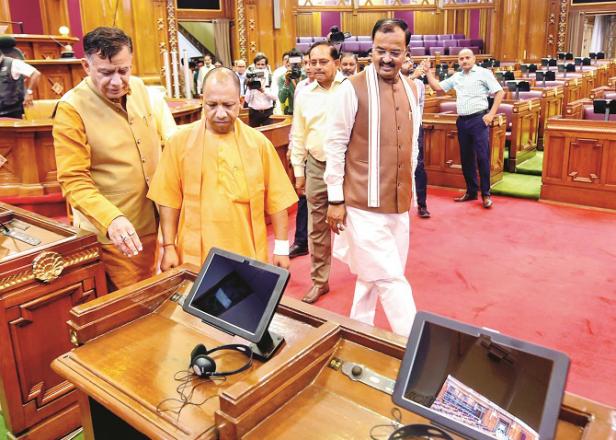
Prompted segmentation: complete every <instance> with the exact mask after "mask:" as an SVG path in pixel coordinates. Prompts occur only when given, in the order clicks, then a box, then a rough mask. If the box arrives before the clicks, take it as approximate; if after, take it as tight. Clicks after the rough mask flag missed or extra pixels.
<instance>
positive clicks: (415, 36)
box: [411, 35, 423, 41]
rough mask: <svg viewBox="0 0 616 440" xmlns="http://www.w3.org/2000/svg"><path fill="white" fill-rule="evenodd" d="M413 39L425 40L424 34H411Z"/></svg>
mask: <svg viewBox="0 0 616 440" xmlns="http://www.w3.org/2000/svg"><path fill="white" fill-rule="evenodd" d="M411 40H416V41H423V35H411Z"/></svg>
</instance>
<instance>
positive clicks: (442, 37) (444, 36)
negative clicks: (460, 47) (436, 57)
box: [436, 35, 452, 41]
mask: <svg viewBox="0 0 616 440" xmlns="http://www.w3.org/2000/svg"><path fill="white" fill-rule="evenodd" d="M436 39H437V40H439V41H442V40H451V39H452V38H451V35H437V36H436Z"/></svg>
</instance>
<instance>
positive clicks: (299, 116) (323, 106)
mask: <svg viewBox="0 0 616 440" xmlns="http://www.w3.org/2000/svg"><path fill="white" fill-rule="evenodd" d="M343 81H344V75H342V74H341V73H340V72H337V73H336V76H335V77H334V81H333V82H332V84H331V86H330V88H329V89H324V88H323V87H321V86H320V85H319V83H318V82H317V81H313V82H311V83H310V84H308V85H307V86H305V87H304V88H303V90H302V92H301V94H298V97H297V100H296V101H295V104H294V106H293V126H292V128H291V140H292V142H293V148H292V150H291V163H292V164H293V172H294V173H295V176H296V177H301V176H303V175H304V162H305V161H306V157H307V155H308V153H310V155H311V156H312V157H314V158H315V159H316V160H318V161H321V162H323V161H325V152H324V151H323V143H324V139H325V136H326V135H327V119H328V115H329V114H330V112H331V109H332V105H331V101H330V100H331V97H332V96H333V95H334V94H335V92H336V90H337V89H338V88H339V87H340V84H341V83H342V82H343Z"/></svg>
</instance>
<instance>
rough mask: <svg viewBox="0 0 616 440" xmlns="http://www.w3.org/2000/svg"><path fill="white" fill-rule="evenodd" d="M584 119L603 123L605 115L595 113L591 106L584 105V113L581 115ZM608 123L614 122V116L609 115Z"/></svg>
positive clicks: (615, 118)
mask: <svg viewBox="0 0 616 440" xmlns="http://www.w3.org/2000/svg"><path fill="white" fill-rule="evenodd" d="M582 116H583V118H584V119H590V120H592V121H604V120H605V115H604V114H601V113H595V110H594V109H593V106H592V105H585V106H584V112H583V114H582ZM609 120H610V121H616V114H613V115H610V119H609Z"/></svg>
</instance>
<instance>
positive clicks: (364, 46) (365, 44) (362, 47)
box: [357, 41, 372, 53]
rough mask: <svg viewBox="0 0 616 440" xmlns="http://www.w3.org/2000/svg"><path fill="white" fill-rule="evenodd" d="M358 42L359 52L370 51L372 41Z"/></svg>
mask: <svg viewBox="0 0 616 440" xmlns="http://www.w3.org/2000/svg"><path fill="white" fill-rule="evenodd" d="M357 44H358V45H359V48H358V50H359V52H366V53H367V52H368V51H369V50H370V49H372V41H358V42H357Z"/></svg>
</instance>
